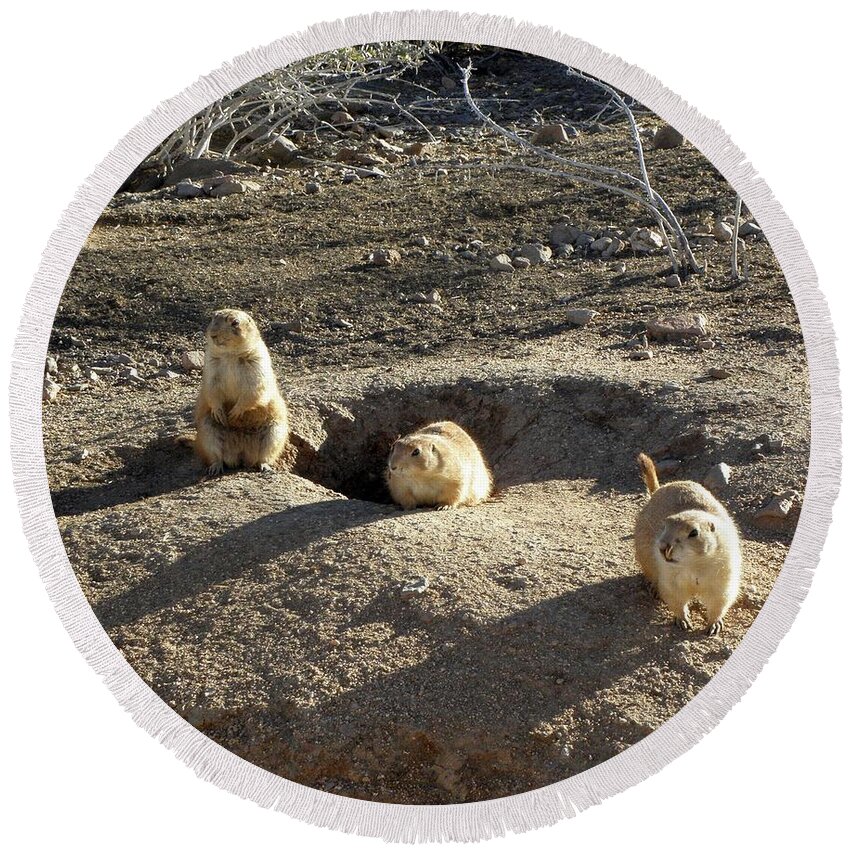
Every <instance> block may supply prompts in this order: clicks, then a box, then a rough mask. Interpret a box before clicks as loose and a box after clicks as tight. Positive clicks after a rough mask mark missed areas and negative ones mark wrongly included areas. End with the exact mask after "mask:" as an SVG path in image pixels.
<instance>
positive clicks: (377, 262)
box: [367, 248, 401, 266]
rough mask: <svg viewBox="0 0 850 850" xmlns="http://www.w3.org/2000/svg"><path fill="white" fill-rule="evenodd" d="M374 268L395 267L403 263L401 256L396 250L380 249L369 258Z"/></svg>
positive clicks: (371, 253)
mask: <svg viewBox="0 0 850 850" xmlns="http://www.w3.org/2000/svg"><path fill="white" fill-rule="evenodd" d="M367 260H368V262H369V263H371V264H372V265H373V266H395V265H397V264H398V263H400V262H401V254H400V253H399V252H398V251H396V250H395V248H378V249H377V250H375V251H371V252H370V253H369V256H368V257H367Z"/></svg>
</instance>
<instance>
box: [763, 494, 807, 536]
mask: <svg viewBox="0 0 850 850" xmlns="http://www.w3.org/2000/svg"><path fill="white" fill-rule="evenodd" d="M801 502H802V496H801V495H800V494H799V493H798V492H797V491H796V490H785V491H784V492H782V493H774V494H773V495H772V496H771V497H770V498H769V499H767V500H766V501H765V504H764V505H762V507H761V508H759V510H758V511H756V514H755V516H754V517H753V519H754V520H755V523H756V525H758V526H759V527H761V528H767V529H782V528H787V527H788V526H789V525H790V524H791V522H792V521H793V518H794V516H795V514H796V513H797V510H798V509H799V507H800V504H801Z"/></svg>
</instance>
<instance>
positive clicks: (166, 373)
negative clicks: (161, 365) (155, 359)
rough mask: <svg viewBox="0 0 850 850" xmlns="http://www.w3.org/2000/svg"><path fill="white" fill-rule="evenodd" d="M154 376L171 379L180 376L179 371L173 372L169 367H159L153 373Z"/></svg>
mask: <svg viewBox="0 0 850 850" xmlns="http://www.w3.org/2000/svg"><path fill="white" fill-rule="evenodd" d="M154 377H155V378H165V379H166V380H169V381H173V380H174V379H175V378H179V377H180V373H179V372H173V371H172V370H171V369H160V370H159V371H158V372H157V373H156V374H155V375H154Z"/></svg>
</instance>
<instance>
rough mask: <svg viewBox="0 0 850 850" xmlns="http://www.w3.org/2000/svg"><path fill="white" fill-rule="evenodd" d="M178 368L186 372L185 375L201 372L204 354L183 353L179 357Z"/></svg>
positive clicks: (199, 352)
mask: <svg viewBox="0 0 850 850" xmlns="http://www.w3.org/2000/svg"><path fill="white" fill-rule="evenodd" d="M180 368H181V369H182V370H183V371H184V372H186V374H191V373H192V372H200V371H202V370H203V368H204V352H203V351H184V352H183V353H182V354H181V355H180Z"/></svg>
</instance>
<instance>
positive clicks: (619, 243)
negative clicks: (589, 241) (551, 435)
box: [602, 236, 626, 260]
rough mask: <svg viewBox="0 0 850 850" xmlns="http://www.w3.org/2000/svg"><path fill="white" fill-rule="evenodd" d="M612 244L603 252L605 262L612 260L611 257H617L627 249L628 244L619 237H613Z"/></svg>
mask: <svg viewBox="0 0 850 850" xmlns="http://www.w3.org/2000/svg"><path fill="white" fill-rule="evenodd" d="M609 238H610V239H611V244H610V245H609V246H608V247H607V248H606V249H605V250H604V251H603V252H602V259H603V260H610V259H611V257H616V256H617V254H619V253H620V251H622V250H623V249H624V248H625V247H626V243H625V242H624V241H623V240H622V239H620V237H619V236H611V237H609Z"/></svg>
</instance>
